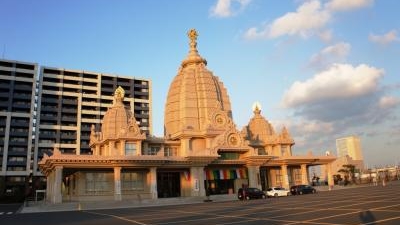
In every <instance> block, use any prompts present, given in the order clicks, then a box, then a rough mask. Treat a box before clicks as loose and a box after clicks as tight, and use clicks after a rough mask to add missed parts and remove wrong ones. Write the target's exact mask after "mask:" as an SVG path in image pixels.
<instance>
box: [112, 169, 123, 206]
mask: <svg viewBox="0 0 400 225" xmlns="http://www.w3.org/2000/svg"><path fill="white" fill-rule="evenodd" d="M114 200H115V201H121V200H122V196H121V167H118V166H117V167H114Z"/></svg>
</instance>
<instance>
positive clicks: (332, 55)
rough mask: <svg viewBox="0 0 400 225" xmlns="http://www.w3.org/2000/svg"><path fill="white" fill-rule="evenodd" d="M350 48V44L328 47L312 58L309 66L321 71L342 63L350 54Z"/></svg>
mask: <svg viewBox="0 0 400 225" xmlns="http://www.w3.org/2000/svg"><path fill="white" fill-rule="evenodd" d="M350 48H351V46H350V44H348V43H345V42H339V43H337V44H335V45H331V46H328V47H326V48H324V49H322V50H321V51H320V52H319V53H317V54H315V55H313V56H312V57H311V59H310V62H309V66H310V67H312V68H315V69H318V70H319V69H324V68H326V67H327V66H329V65H331V64H333V63H334V62H336V63H338V62H342V61H343V60H344V59H346V57H347V55H348V54H349V51H350Z"/></svg>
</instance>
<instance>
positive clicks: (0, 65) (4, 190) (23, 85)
mask: <svg viewBox="0 0 400 225" xmlns="http://www.w3.org/2000/svg"><path fill="white" fill-rule="evenodd" d="M39 70H40V72H39ZM119 86H120V87H123V88H124V90H125V99H124V102H125V103H126V104H128V105H130V110H131V112H133V114H134V116H135V118H136V122H137V125H138V126H139V127H140V129H141V131H142V132H143V133H144V134H145V135H151V134H152V130H151V127H152V118H151V82H150V80H148V79H143V78H136V77H123V76H117V75H109V74H103V73H95V72H88V71H81V70H70V69H61V68H52V67H46V66H42V67H41V68H40V69H39V67H38V65H37V64H35V63H27V62H20V61H13V60H5V59H1V60H0V169H1V170H0V199H2V198H3V197H5V196H13V197H14V199H15V198H17V199H18V198H20V199H21V198H23V197H24V196H26V195H29V194H32V192H34V191H35V190H37V189H45V188H46V187H45V177H44V176H43V174H42V173H41V172H40V171H39V168H38V165H37V164H38V162H39V161H40V160H41V159H42V157H43V155H44V154H47V155H52V154H53V150H54V149H55V148H57V149H59V151H60V152H62V153H64V154H73V155H85V154H86V155H87V154H92V152H91V148H90V146H89V141H90V133H91V126H92V125H94V126H96V127H98V128H99V127H100V124H101V119H102V117H103V116H104V114H105V113H106V111H107V109H108V108H109V107H110V106H111V105H112V103H113V96H112V95H113V93H114V90H115V89H116V88H117V87H119ZM17 199H16V200H17Z"/></svg>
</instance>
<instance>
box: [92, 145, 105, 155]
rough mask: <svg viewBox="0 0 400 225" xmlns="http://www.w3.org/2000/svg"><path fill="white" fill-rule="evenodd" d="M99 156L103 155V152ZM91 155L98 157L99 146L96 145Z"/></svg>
mask: <svg viewBox="0 0 400 225" xmlns="http://www.w3.org/2000/svg"><path fill="white" fill-rule="evenodd" d="M101 154H104V152H102V153H101ZM93 155H100V145H96V146H95V147H94V152H93Z"/></svg>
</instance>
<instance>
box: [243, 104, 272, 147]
mask: <svg viewBox="0 0 400 225" xmlns="http://www.w3.org/2000/svg"><path fill="white" fill-rule="evenodd" d="M253 112H254V116H253V118H251V119H250V122H249V124H248V125H247V126H246V127H245V128H244V129H245V131H244V133H245V136H246V139H247V140H250V141H252V142H264V143H266V142H269V141H271V138H272V139H273V138H274V137H275V131H274V128H273V127H272V125H271V124H270V123H269V122H268V120H266V119H265V118H264V117H263V116H262V115H261V109H260V106H259V105H257V104H256V105H255V107H254V109H253Z"/></svg>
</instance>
